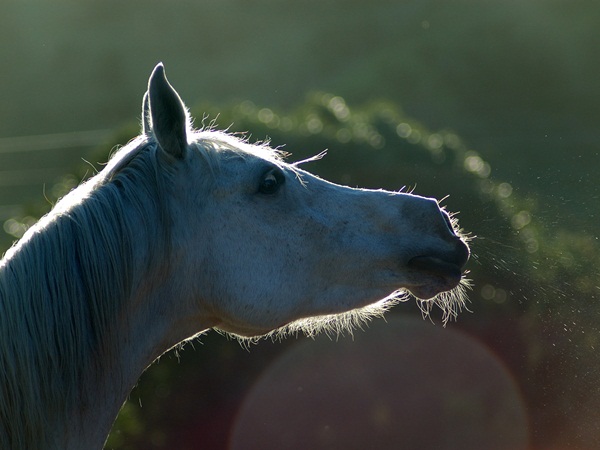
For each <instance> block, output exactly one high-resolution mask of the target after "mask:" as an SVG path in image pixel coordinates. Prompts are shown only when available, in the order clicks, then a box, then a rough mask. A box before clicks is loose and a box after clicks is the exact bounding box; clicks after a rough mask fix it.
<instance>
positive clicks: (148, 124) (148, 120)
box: [142, 91, 152, 135]
mask: <svg viewBox="0 0 600 450" xmlns="http://www.w3.org/2000/svg"><path fill="white" fill-rule="evenodd" d="M148 97H149V95H148V91H146V92H145V93H144V99H143V100H142V134H144V135H149V134H150V133H151V132H152V117H150V100H149V98H148Z"/></svg>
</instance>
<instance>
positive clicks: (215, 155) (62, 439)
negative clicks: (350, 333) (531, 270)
mask: <svg viewBox="0 0 600 450" xmlns="http://www.w3.org/2000/svg"><path fill="white" fill-rule="evenodd" d="M143 117H144V120H143V122H144V125H143V130H142V131H143V132H142V135H141V136H140V137H138V138H136V139H135V140H133V141H132V142H131V143H130V144H129V145H127V146H125V147H124V148H123V149H121V150H120V151H119V152H118V153H117V154H115V155H114V157H113V158H112V159H111V160H110V162H109V164H108V165H107V166H106V167H105V168H104V170H102V171H101V172H100V173H98V174H97V175H96V176H94V177H93V178H91V179H90V180H89V181H87V182H85V183H84V184H82V185H81V186H79V187H78V188H77V189H75V190H73V191H72V192H71V193H69V194H68V195H67V196H65V197H64V198H63V199H62V200H61V201H59V202H58V204H57V205H56V206H55V207H54V209H53V210H52V211H51V212H50V213H49V214H48V215H46V216H45V217H43V218H42V219H41V220H40V221H39V222H38V224H36V225H35V226H34V227H32V228H31V229H29V230H28V232H27V233H26V234H25V236H23V238H22V239H21V241H20V242H18V243H17V244H16V245H14V246H13V247H12V248H11V249H10V250H9V251H8V252H7V253H6V255H5V256H4V258H3V259H2V260H1V261H0V377H1V383H0V447H1V448H3V449H13V450H14V449H29V450H33V449H45V450H47V449H99V448H101V447H102V446H103V443H104V442H105V440H106V436H107V434H108V432H109V430H110V428H111V425H112V423H113V421H114V418H115V417H116V415H117V413H118V411H119V409H120V407H121V405H122V404H123V401H124V399H125V398H126V397H127V395H128V393H129V392H130V390H131V388H132V386H133V385H134V384H135V383H136V381H137V379H138V377H139V376H140V374H141V373H142V372H143V371H144V369H145V368H146V367H147V366H148V365H149V364H151V363H152V362H153V361H154V360H155V359H156V358H157V357H159V356H160V355H161V354H162V353H164V352H165V351H166V350H168V349H170V348H172V347H173V346H176V345H178V344H179V343H181V342H182V341H185V340H187V339H190V338H192V337H194V336H197V335H198V334H199V333H202V332H204V331H206V330H209V329H211V328H216V329H219V330H223V331H225V332H227V333H231V334H234V335H237V336H242V337H256V336H260V335H264V334H267V333H271V332H273V330H280V329H282V327H286V325H287V326H288V327H289V328H288V329H291V330H293V331H296V330H298V329H305V331H306V332H307V333H309V334H311V333H313V332H315V327H318V323H322V324H325V326H331V324H332V323H334V325H333V326H334V327H335V326H338V327H345V326H350V325H351V324H352V323H353V322H354V321H355V320H360V319H364V317H365V316H369V315H372V314H379V313H381V312H382V311H383V310H385V309H386V307H388V306H389V305H390V304H391V303H392V302H393V301H394V299H398V298H402V297H403V296H405V295H407V294H406V293H407V292H408V291H409V292H410V293H412V294H413V295H414V296H415V297H417V298H418V299H422V300H423V301H425V300H427V301H428V302H429V303H427V304H432V303H436V302H437V303H438V304H439V305H440V306H442V307H443V308H444V309H445V310H446V311H447V312H453V311H455V307H456V306H460V304H461V303H460V302H462V301H463V300H462V294H461V293H460V289H461V284H462V283H461V279H462V278H463V275H462V268H463V266H464V265H465V263H466V261H467V259H468V256H469V250H468V247H467V245H466V244H465V240H464V238H461V236H460V235H459V233H458V232H457V231H456V225H455V224H454V223H453V221H452V220H451V219H450V218H449V216H448V214H446V213H445V212H444V211H441V210H440V208H439V207H438V203H437V201H435V200H433V199H428V198H423V197H418V196H415V195H410V194H403V193H397V192H387V191H382V190H379V191H372V190H362V189H351V188H348V187H343V186H338V185H335V184H332V183H329V182H327V181H324V180H322V179H320V178H318V177H316V176H314V175H311V174H309V173H307V172H305V171H304V170H301V169H299V168H298V167H297V165H293V164H292V165H290V164H287V163H285V162H284V161H283V160H282V158H281V157H280V155H279V154H278V153H277V152H276V151H275V150H272V149H269V148H267V147H266V146H264V145H262V146H256V145H250V144H248V143H247V142H242V141H240V140H239V139H237V138H234V137H232V136H229V135H226V134H224V133H218V132H214V131H197V130H193V129H192V128H191V126H190V121H189V118H188V113H187V110H186V108H185V106H184V105H183V103H182V101H181V99H180V98H179V96H178V94H177V93H176V92H175V90H174V89H173V88H172V87H171V85H170V84H169V83H168V81H167V79H166V78H165V75H164V69H163V66H162V65H161V64H159V65H158V66H157V67H156V68H155V70H154V72H153V73H152V75H151V77H150V80H149V85H148V91H147V93H146V95H145V96H144V109H143ZM448 292H450V293H451V294H448ZM315 316H318V319H309V318H311V317H315ZM335 317H338V318H339V320H338V321H337V322H336V321H335V320H334V318H335ZM335 323H337V325H335ZM290 324H291V325H290ZM340 324H341V325H340Z"/></svg>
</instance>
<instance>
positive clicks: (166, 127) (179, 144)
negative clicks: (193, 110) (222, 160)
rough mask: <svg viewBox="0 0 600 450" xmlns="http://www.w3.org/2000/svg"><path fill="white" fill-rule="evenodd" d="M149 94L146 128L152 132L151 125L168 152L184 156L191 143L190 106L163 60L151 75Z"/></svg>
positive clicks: (162, 146)
mask: <svg viewBox="0 0 600 450" xmlns="http://www.w3.org/2000/svg"><path fill="white" fill-rule="evenodd" d="M147 97H148V99H147V100H148V101H147V104H148V107H149V108H148V109H149V110H150V114H149V116H150V119H148V115H147V113H145V114H146V115H145V117H146V118H145V120H144V125H143V126H144V131H145V132H148V131H150V129H151V130H152V133H153V134H154V137H155V138H156V141H157V142H158V145H159V146H160V147H161V148H162V149H163V150H164V151H165V152H166V153H168V154H170V155H172V156H174V157H176V158H183V156H184V155H185V151H186V149H187V145H188V144H187V132H188V116H187V110H186V107H185V105H184V104H183V102H182V101H181V98H180V97H179V94H177V91H175V89H173V86H171V85H170V84H169V82H168V81H167V77H166V76H165V68H164V66H163V65H162V63H159V64H158V65H157V66H156V67H155V68H154V70H153V71H152V75H150V79H149V80H148V92H147ZM144 109H146V107H145V106H144ZM150 121H151V123H149V122H150Z"/></svg>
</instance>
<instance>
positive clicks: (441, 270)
mask: <svg viewBox="0 0 600 450" xmlns="http://www.w3.org/2000/svg"><path fill="white" fill-rule="evenodd" d="M461 262H462V261H461ZM462 265H463V264H460V263H455V262H450V261H445V260H443V259H440V258H437V257H435V256H417V257H414V258H412V259H411V260H409V261H408V263H407V266H408V268H409V269H412V270H414V271H416V272H417V273H418V274H419V277H420V278H423V283H422V284H421V283H418V284H415V285H413V286H409V287H408V290H409V291H410V292H411V294H413V295H414V296H415V297H417V298H420V299H422V300H428V299H430V298H433V297H435V296H436V295H437V294H439V293H441V292H446V291H450V290H452V289H454V288H455V287H456V286H458V284H459V283H460V280H461V279H462V275H463V273H462Z"/></svg>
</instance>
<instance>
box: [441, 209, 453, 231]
mask: <svg viewBox="0 0 600 450" xmlns="http://www.w3.org/2000/svg"><path fill="white" fill-rule="evenodd" d="M442 217H443V218H444V222H446V226H447V227H448V231H450V233H452V234H456V233H455V232H454V226H453V225H452V220H450V216H449V215H448V213H447V212H446V211H442Z"/></svg>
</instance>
